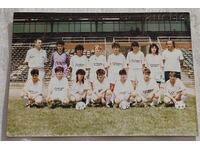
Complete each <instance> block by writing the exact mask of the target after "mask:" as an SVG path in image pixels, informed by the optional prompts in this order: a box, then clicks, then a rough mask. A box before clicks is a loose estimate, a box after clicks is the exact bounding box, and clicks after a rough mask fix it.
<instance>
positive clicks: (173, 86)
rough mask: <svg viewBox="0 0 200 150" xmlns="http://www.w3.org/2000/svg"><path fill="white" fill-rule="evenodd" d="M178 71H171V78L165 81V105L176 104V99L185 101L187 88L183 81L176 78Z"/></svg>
mask: <svg viewBox="0 0 200 150" xmlns="http://www.w3.org/2000/svg"><path fill="white" fill-rule="evenodd" d="M176 76H177V75H176V72H170V73H169V80H168V81H167V82H166V83H165V88H164V103H165V106H174V104H175V102H176V101H183V102H184V101H185V99H186V88H185V86H184V84H183V82H182V81H181V80H180V79H179V78H176Z"/></svg>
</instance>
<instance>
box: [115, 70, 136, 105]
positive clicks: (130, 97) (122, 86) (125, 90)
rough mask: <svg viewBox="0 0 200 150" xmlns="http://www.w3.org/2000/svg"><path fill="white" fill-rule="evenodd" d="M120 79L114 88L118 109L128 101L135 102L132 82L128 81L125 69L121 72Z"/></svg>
mask: <svg viewBox="0 0 200 150" xmlns="http://www.w3.org/2000/svg"><path fill="white" fill-rule="evenodd" d="M119 76H120V79H119V80H118V81H117V82H116V84H115V88H114V91H113V93H114V97H115V99H114V101H115V104H116V105H117V107H118V106H119V104H120V102H122V101H126V102H129V103H132V102H134V98H135V92H134V89H133V86H132V84H131V81H130V80H128V79H127V78H128V76H127V72H126V70H125V69H122V70H120V71H119Z"/></svg>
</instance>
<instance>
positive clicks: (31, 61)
mask: <svg viewBox="0 0 200 150" xmlns="http://www.w3.org/2000/svg"><path fill="white" fill-rule="evenodd" d="M45 63H47V54H46V51H45V50H43V49H42V40H40V39H36V40H35V41H34V48H31V49H30V50H28V52H27V54H26V58H25V61H24V64H28V67H29V72H28V79H31V73H30V72H31V70H33V69H38V70H39V79H40V80H41V81H42V80H43V79H44V75H45V71H44V65H45Z"/></svg>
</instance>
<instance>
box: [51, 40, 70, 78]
mask: <svg viewBox="0 0 200 150" xmlns="http://www.w3.org/2000/svg"><path fill="white" fill-rule="evenodd" d="M56 48H57V50H56V51H55V52H54V53H53V54H52V56H51V66H52V67H53V68H52V77H55V68H56V67H57V66H61V67H63V68H64V72H63V75H64V77H66V75H67V67H68V66H69V55H68V54H67V53H66V52H65V51H64V42H63V41H57V42H56Z"/></svg>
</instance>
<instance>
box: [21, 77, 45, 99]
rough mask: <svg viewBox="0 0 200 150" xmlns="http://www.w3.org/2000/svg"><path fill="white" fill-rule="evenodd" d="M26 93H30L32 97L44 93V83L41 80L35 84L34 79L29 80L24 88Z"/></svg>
mask: <svg viewBox="0 0 200 150" xmlns="http://www.w3.org/2000/svg"><path fill="white" fill-rule="evenodd" d="M24 91H25V93H30V94H31V95H32V96H34V95H39V94H42V93H43V86H42V82H41V81H40V80H39V81H38V82H37V83H33V81H32V79H30V80H27V81H26V83H25V86H24Z"/></svg>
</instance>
